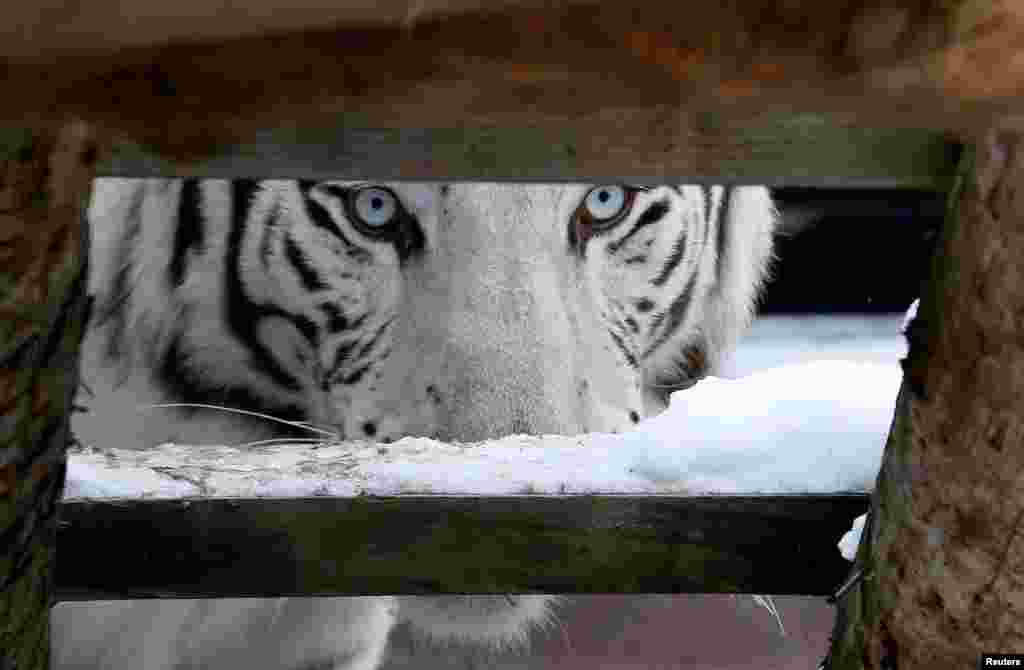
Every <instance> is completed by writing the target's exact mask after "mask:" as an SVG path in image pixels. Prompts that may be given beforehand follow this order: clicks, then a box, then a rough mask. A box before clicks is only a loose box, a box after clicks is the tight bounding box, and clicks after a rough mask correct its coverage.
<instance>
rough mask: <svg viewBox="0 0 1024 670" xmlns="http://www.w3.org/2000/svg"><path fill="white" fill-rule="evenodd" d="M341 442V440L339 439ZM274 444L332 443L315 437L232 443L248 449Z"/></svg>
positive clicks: (235, 446) (278, 438)
mask: <svg viewBox="0 0 1024 670" xmlns="http://www.w3.org/2000/svg"><path fill="white" fill-rule="evenodd" d="M338 441H339V442H340V441H341V440H338ZM272 444H294V445H300V444H330V442H324V441H323V440H320V439H317V438H315V437H275V438H272V439H269V440H255V441H253V442H244V443H242V444H234V445H231V446H232V447H234V448H235V449H248V448H250V447H264V446H267V445H272Z"/></svg>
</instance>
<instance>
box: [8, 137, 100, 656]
mask: <svg viewBox="0 0 1024 670" xmlns="http://www.w3.org/2000/svg"><path fill="white" fill-rule="evenodd" d="M10 149H11V151H10V155H9V157H8V156H3V157H0V158H2V160H0V415H2V421H0V668H5V669H6V668H19V670H43V668H48V667H49V663H48V660H47V659H48V656H49V649H50V642H49V620H50V605H51V604H52V598H53V583H54V560H55V545H56V534H57V513H58V507H57V503H58V501H59V500H60V497H61V494H62V492H63V489H64V473H65V461H66V458H65V447H66V446H67V442H68V440H69V431H68V428H69V426H68V416H69V411H70V408H71V404H72V400H73V397H74V393H75V389H76V387H77V385H78V351H79V345H80V343H81V340H82V333H83V331H84V326H85V320H86V312H87V302H86V299H85V298H86V281H85V265H86V258H87V257H88V254H87V253H85V250H86V249H87V246H86V245H87V242H86V239H85V235H86V234H87V231H86V230H84V227H83V226H81V225H80V223H81V220H82V216H83V214H84V212H83V209H84V205H85V203H86V202H87V198H88V193H89V185H90V180H91V179H92V169H93V167H94V165H95V160H96V155H97V152H96V147H95V145H94V142H93V138H92V136H91V132H90V129H89V128H88V126H86V125H85V124H81V123H74V124H69V125H67V126H65V127H63V128H58V129H55V130H50V131H45V132H36V133H33V132H30V133H25V134H24V135H23V136H22V137H21V139H20V141H19V142H18V143H17V144H16V145H15V146H13V147H10ZM66 560H68V561H73V560H75V559H74V556H72V555H68V556H66Z"/></svg>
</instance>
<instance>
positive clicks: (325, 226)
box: [299, 181, 366, 254]
mask: <svg viewBox="0 0 1024 670" xmlns="http://www.w3.org/2000/svg"><path fill="white" fill-rule="evenodd" d="M316 184H317V182H314V181H301V182H299V192H300V193H301V194H302V202H303V204H304V205H305V208H306V215H307V216H308V217H309V220H310V221H311V222H312V223H313V225H314V226H316V227H317V228H320V229H321V230H326V231H327V232H329V233H330V234H331V235H334V236H335V237H337V238H338V239H339V240H341V242H342V243H343V244H344V245H345V247H347V249H348V250H349V252H350V253H351V250H352V249H358V250H360V251H362V252H363V253H364V254H365V253H366V251H365V250H363V249H361V248H360V247H358V246H357V245H355V244H353V243H352V240H350V239H348V238H347V237H345V233H344V232H343V231H342V230H341V226H339V225H338V222H337V221H336V220H335V219H334V217H333V216H331V213H330V212H328V211H327V209H326V208H325V207H324V206H323V205H321V204H320V203H319V202H317V201H316V200H314V199H313V197H312V196H311V195H310V191H311V190H312V189H313V187H314V186H316ZM334 188H339V187H334Z"/></svg>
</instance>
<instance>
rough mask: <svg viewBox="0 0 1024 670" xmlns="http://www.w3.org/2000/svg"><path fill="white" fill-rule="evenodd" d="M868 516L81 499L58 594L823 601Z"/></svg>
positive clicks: (547, 499) (476, 502)
mask: <svg viewBox="0 0 1024 670" xmlns="http://www.w3.org/2000/svg"><path fill="white" fill-rule="evenodd" d="M867 506H868V497H867V496H866V495H860V494H849V495H788V496H715V497H681V496H501V497H490V498H479V497H468V496H467V497H454V496H398V497H371V496H360V497H356V498H329V497H314V498H283V499H199V500H149V501H110V500H108V501H99V502H95V501H74V502H65V503H64V504H63V505H62V508H61V517H62V521H61V528H60V533H59V538H58V544H59V551H60V555H61V556H65V557H69V558H68V559H67V560H62V561H60V562H59V563H58V568H57V593H58V598H59V599H61V600H97V599H110V598H173V597H229V596H268V597H269V596H283V595H288V596H313V595H371V594H445V593H448V594H451V593H528V592H543V593H688V592H690V593H693V592H701V593H760V594H804V595H825V594H828V593H830V592H832V590H834V589H835V588H836V586H837V585H838V584H839V583H840V582H841V581H842V579H843V578H844V576H845V574H846V572H847V571H848V567H849V566H848V564H847V563H846V562H845V561H844V560H843V559H842V557H841V556H840V555H839V552H838V550H837V549H836V542H837V541H838V539H839V538H840V537H841V536H842V534H843V533H844V532H845V531H847V530H848V529H849V528H850V524H851V522H852V520H853V519H854V518H855V517H856V516H858V515H860V514H863V513H864V512H865V511H866V510H867ZM71 557H73V558H71Z"/></svg>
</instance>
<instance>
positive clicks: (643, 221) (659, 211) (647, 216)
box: [608, 199, 670, 254]
mask: <svg viewBox="0 0 1024 670" xmlns="http://www.w3.org/2000/svg"><path fill="white" fill-rule="evenodd" d="M669 209H670V207H669V202H668V200H667V199H665V200H659V201H657V202H655V203H652V204H651V206H650V207H648V208H647V210H646V211H645V212H644V213H643V214H641V215H640V216H639V217H638V218H637V220H636V223H634V224H633V227H632V228H631V229H630V231H629V232H628V233H626V234H625V235H623V236H622V237H621V238H619V239H618V240H614V241H612V242H609V243H608V253H610V254H614V253H616V252H618V250H619V249H620V248H622V245H624V244H625V243H626V242H628V241H629V238H631V237H633V236H634V235H636V234H637V232H639V230H640V229H641V228H646V227H647V226H652V225H654V224H656V223H658V222H659V221H661V220H662V219H663V218H664V217H665V215H666V214H668V212H669Z"/></svg>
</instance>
